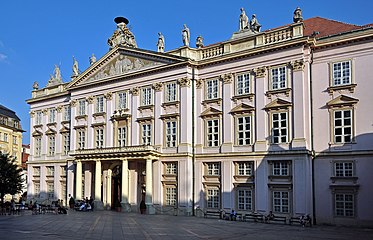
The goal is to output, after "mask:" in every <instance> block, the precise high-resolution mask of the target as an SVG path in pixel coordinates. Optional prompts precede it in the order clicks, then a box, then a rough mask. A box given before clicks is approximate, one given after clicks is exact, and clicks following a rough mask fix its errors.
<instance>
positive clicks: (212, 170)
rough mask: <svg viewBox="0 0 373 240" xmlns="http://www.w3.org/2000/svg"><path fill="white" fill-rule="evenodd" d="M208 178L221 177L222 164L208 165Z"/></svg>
mask: <svg viewBox="0 0 373 240" xmlns="http://www.w3.org/2000/svg"><path fill="white" fill-rule="evenodd" d="M207 175H208V176H220V163H207Z"/></svg>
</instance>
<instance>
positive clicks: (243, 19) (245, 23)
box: [240, 8, 249, 31]
mask: <svg viewBox="0 0 373 240" xmlns="http://www.w3.org/2000/svg"><path fill="white" fill-rule="evenodd" d="M248 24H249V18H248V17H247V16H246V12H245V9H244V8H241V14H240V31H243V30H244V29H247V28H248Z"/></svg>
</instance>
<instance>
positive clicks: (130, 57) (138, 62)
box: [67, 47, 187, 89]
mask: <svg viewBox="0 0 373 240" xmlns="http://www.w3.org/2000/svg"><path fill="white" fill-rule="evenodd" d="M186 61H187V59H186V58H183V57H178V56H173V55H170V54H167V53H158V52H152V51H148V50H142V49H138V48H126V47H115V48H113V49H112V50H110V51H109V52H108V53H107V54H106V55H104V56H103V57H102V58H101V59H99V60H98V61H97V62H95V63H93V64H92V65H91V66H90V67H89V68H88V69H87V70H85V71H84V72H82V73H81V74H80V75H78V76H76V77H74V78H73V79H72V81H71V82H70V83H69V84H68V85H67V89H71V88H76V87H79V86H86V85H91V84H95V83H102V82H103V81H112V80H114V79H117V78H118V77H120V78H122V77H126V76H133V75H136V74H143V73H144V72H148V71H152V70H157V69H159V68H162V67H165V66H167V65H170V66H171V65H174V64H178V63H182V62H186Z"/></svg>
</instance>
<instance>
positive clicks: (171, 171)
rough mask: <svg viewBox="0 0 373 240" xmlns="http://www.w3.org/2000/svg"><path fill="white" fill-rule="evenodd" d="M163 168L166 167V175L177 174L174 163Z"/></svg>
mask: <svg viewBox="0 0 373 240" xmlns="http://www.w3.org/2000/svg"><path fill="white" fill-rule="evenodd" d="M165 167H166V174H171V175H176V174H177V163H176V162H171V163H166V164H165Z"/></svg>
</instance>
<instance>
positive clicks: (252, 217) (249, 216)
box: [243, 213, 263, 222]
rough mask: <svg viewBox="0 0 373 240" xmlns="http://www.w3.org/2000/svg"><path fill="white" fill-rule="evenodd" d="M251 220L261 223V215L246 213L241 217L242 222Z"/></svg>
mask: <svg viewBox="0 0 373 240" xmlns="http://www.w3.org/2000/svg"><path fill="white" fill-rule="evenodd" d="M249 220H252V221H254V222H263V215H262V214H257V213H246V214H245V215H244V216H243V221H245V222H246V221H249Z"/></svg>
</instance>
